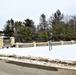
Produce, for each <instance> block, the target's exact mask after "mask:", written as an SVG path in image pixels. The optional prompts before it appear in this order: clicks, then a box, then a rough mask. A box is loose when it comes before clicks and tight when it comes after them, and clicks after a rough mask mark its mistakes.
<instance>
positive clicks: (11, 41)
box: [10, 37, 15, 46]
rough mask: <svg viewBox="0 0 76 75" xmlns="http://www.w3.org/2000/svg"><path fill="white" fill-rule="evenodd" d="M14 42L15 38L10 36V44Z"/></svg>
mask: <svg viewBox="0 0 76 75" xmlns="http://www.w3.org/2000/svg"><path fill="white" fill-rule="evenodd" d="M14 44H15V38H14V37H10V45H11V46H13V45H14Z"/></svg>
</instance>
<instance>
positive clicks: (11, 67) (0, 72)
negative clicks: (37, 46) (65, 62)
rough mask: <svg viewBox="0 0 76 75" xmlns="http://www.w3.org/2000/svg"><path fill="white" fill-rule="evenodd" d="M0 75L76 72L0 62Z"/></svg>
mask: <svg viewBox="0 0 76 75" xmlns="http://www.w3.org/2000/svg"><path fill="white" fill-rule="evenodd" d="M0 75H76V71H74V70H68V69H59V68H56V67H45V66H39V65H33V64H27V63H19V62H13V61H4V60H0Z"/></svg>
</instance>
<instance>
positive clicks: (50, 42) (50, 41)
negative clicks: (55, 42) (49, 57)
mask: <svg viewBox="0 0 76 75" xmlns="http://www.w3.org/2000/svg"><path fill="white" fill-rule="evenodd" d="M50 50H52V33H50V40H49V51H50Z"/></svg>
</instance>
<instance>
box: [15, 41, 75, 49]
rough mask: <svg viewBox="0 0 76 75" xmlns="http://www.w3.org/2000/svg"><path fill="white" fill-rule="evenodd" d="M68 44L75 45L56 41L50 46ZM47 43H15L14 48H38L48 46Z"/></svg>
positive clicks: (69, 42)
mask: <svg viewBox="0 0 76 75" xmlns="http://www.w3.org/2000/svg"><path fill="white" fill-rule="evenodd" d="M68 44H76V41H74V40H71V41H57V42H52V45H68ZM48 45H49V42H37V43H36V42H33V43H16V48H23V47H38V46H48Z"/></svg>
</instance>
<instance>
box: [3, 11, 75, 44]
mask: <svg viewBox="0 0 76 75" xmlns="http://www.w3.org/2000/svg"><path fill="white" fill-rule="evenodd" d="M3 32H4V35H5V36H7V37H12V36H13V37H15V39H16V41H17V42H32V41H36V42H39V41H48V40H52V41H60V40H66V41H69V40H76V16H68V15H67V16H65V15H64V14H62V13H61V11H60V10H57V11H56V12H55V13H53V14H52V16H50V17H49V18H48V19H47V18H46V15H45V14H41V15H40V21H39V24H38V25H37V27H36V25H35V24H34V21H33V20H31V19H29V18H27V19H25V20H24V21H23V22H22V21H14V20H13V19H10V20H7V21H6V24H5V26H4V29H3Z"/></svg>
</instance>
